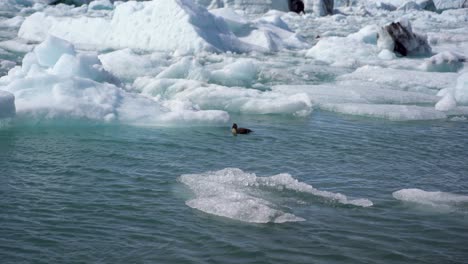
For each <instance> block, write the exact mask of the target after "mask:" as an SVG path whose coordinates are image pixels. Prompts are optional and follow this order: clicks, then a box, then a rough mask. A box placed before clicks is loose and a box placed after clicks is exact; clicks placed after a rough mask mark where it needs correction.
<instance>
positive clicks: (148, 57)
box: [99, 48, 167, 81]
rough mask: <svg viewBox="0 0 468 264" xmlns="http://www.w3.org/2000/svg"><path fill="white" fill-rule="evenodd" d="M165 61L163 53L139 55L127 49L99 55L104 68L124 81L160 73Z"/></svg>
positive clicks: (165, 56) (165, 57)
mask: <svg viewBox="0 0 468 264" xmlns="http://www.w3.org/2000/svg"><path fill="white" fill-rule="evenodd" d="M166 59H167V55H166V54H164V53H151V54H143V55H140V54H137V53H136V52H134V51H133V50H131V49H128V48H127V49H122V50H117V51H113V52H109V53H105V54H101V55H99V60H101V62H102V65H103V66H104V68H105V69H106V70H107V71H109V72H111V73H112V74H113V75H115V76H117V77H118V78H119V79H121V80H124V81H127V80H131V81H133V80H134V79H136V78H137V77H139V76H145V75H148V76H153V75H156V74H158V73H160V72H161V71H162V70H163V68H162V67H164V66H166V64H167V63H166Z"/></svg>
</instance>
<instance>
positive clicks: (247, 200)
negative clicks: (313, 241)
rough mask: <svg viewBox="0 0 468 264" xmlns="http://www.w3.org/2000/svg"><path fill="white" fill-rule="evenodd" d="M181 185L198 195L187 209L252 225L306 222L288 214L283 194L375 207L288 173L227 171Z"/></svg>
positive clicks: (199, 176) (185, 177)
mask: <svg viewBox="0 0 468 264" xmlns="http://www.w3.org/2000/svg"><path fill="white" fill-rule="evenodd" d="M179 181H180V182H182V183H183V184H185V185H186V186H187V187H188V188H190V190H191V191H193V193H194V195H195V197H194V198H193V199H190V200H188V201H187V202H186V204H187V205H188V206H190V207H192V208H195V209H198V210H200V211H203V212H205V213H208V214H213V215H217V216H223V217H227V218H231V219H235V220H240V221H244V222H251V223H269V222H273V223H284V222H296V221H304V219H303V218H301V217H298V216H295V215H294V214H292V213H289V212H286V210H285V206H284V204H283V203H282V202H281V199H279V197H280V195H282V194H284V195H288V194H289V195H290V196H293V197H294V195H295V194H297V195H311V196H315V197H320V198H323V199H326V200H330V201H334V202H337V203H341V204H345V205H353V206H358V207H369V206H372V202H371V201H370V200H368V199H355V200H353V199H349V198H348V197H347V196H345V195H343V194H340V193H333V192H329V191H322V190H318V189H315V188H314V187H312V186H311V185H309V184H306V183H303V182H300V181H298V180H296V179H294V178H293V177H292V176H291V175H289V174H286V173H283V174H278V175H274V176H270V177H258V176H256V175H255V174H253V173H246V172H244V171H242V170H240V169H236V168H226V169H223V170H220V171H210V172H205V173H201V174H185V175H182V176H180V178H179ZM275 196H276V198H275ZM298 200H300V199H299V198H298ZM285 202H286V201H285Z"/></svg>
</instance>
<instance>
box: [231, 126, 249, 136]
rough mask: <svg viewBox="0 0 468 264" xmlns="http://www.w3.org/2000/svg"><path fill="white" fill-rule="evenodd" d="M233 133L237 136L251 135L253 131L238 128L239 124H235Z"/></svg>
mask: <svg viewBox="0 0 468 264" xmlns="http://www.w3.org/2000/svg"><path fill="white" fill-rule="evenodd" d="M231 132H232V134H233V135H237V134H249V133H251V132H253V131H252V130H250V129H248V128H243V127H237V124H236V123H234V124H232V129H231Z"/></svg>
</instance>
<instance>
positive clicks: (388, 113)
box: [0, 0, 468, 125]
mask: <svg viewBox="0 0 468 264" xmlns="http://www.w3.org/2000/svg"><path fill="white" fill-rule="evenodd" d="M60 3H61V2H60V1H40V0H37V1H36V0H23V1H17V0H8V1H3V2H2V3H1V5H0V7H1V8H0V10H1V11H2V12H0V28H1V29H2V31H1V33H0V74H1V75H3V77H1V79H0V90H2V91H3V92H2V98H7V99H3V100H2V102H8V105H10V106H6V105H7V104H6V103H5V104H2V106H1V107H0V109H2V110H1V111H2V112H3V113H2V114H0V116H12V113H16V116H18V117H25V116H29V117H33V118H39V119H41V118H57V117H60V118H78V119H89V120H94V121H98V122H100V121H103V122H114V121H117V122H126V123H144V124H151V125H160V124H172V123H177V124H223V123H226V122H228V121H229V114H230V113H241V114H279V115H292V116H300V117H304V116H307V115H309V114H310V113H312V112H313V110H314V109H320V110H324V111H333V112H338V113H343V114H350V115H359V116H367V117H374V118H383V119H389V120H393V121H409V120H434V119H441V120H444V119H451V118H453V117H463V116H467V115H468V100H467V98H466V97H467V93H468V92H467V89H468V88H467V84H466V79H467V77H466V70H465V66H466V64H467V54H468V37H467V36H468V29H467V28H468V18H467V17H468V9H467V8H464V7H465V5H466V1H465V2H464V1H433V0H415V1H403V0H401V1H400V0H379V1H377V0H375V1H371V0H367V1H365V0H350V1H324V0H320V1H319V0H311V1H304V3H305V11H306V14H305V15H304V14H303V15H299V14H296V13H294V12H287V11H288V10H290V9H291V3H292V2H291V1H266V0H265V1H246V0H223V1H211V0H206V1H204V0H196V1H195V0H170V1H160V0H154V1H145V2H136V1H129V2H119V1H116V2H114V1H108V0H100V1H81V2H80V1H77V2H75V4H76V6H70V5H64V4H60ZM81 4H84V5H81ZM435 11H437V12H435ZM2 14H3V15H2ZM323 15H326V16H323ZM7 93H8V94H7ZM9 94H11V95H12V96H13V97H12V96H10V95H9ZM12 98H14V99H12ZM13 100H14V101H13ZM12 102H13V106H14V108H15V111H11V109H12V107H11V105H12ZM3 105H4V106H3ZM4 109H9V110H4Z"/></svg>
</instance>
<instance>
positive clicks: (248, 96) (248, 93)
mask: <svg viewBox="0 0 468 264" xmlns="http://www.w3.org/2000/svg"><path fill="white" fill-rule="evenodd" d="M133 87H134V89H136V90H139V91H141V92H142V94H144V95H147V96H151V97H154V98H161V99H167V100H178V101H190V102H192V103H194V104H196V105H197V106H199V107H200V109H217V110H224V111H228V112H234V113H247V114H283V115H298V116H306V115H308V114H310V113H311V112H312V104H311V102H310V99H309V97H308V96H307V95H306V94H304V93H298V94H291V95H287V96H285V95H284V94H282V93H276V92H268V91H266V92H262V91H259V90H256V89H246V88H241V87H225V86H219V85H210V84H206V83H201V82H197V81H190V80H189V81H188V80H174V79H152V78H148V77H142V78H138V79H136V80H135V82H134V83H133Z"/></svg>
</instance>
